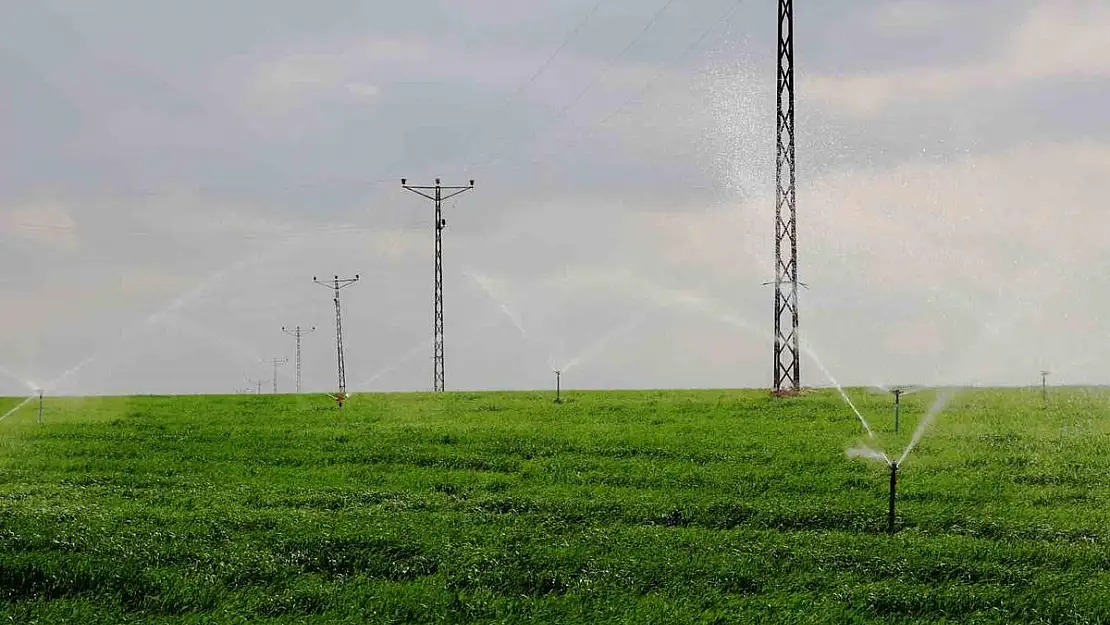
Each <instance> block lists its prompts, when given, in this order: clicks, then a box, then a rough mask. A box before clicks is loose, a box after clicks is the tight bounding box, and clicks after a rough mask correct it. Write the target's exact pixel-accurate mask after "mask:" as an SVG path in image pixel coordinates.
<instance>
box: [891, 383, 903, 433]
mask: <svg viewBox="0 0 1110 625" xmlns="http://www.w3.org/2000/svg"><path fill="white" fill-rule="evenodd" d="M891 392H892V393H894V433H895V434H897V433H898V417H899V412H900V407H901V403H902V402H901V399H902V393H903V392H905V390H904V389H900V388H896V389H894V390H892V391H891Z"/></svg>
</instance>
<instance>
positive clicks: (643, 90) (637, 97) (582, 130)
mask: <svg viewBox="0 0 1110 625" xmlns="http://www.w3.org/2000/svg"><path fill="white" fill-rule="evenodd" d="M744 2H745V0H736V2H734V3H733V4H732V5H731V6H730V7H729V9H728V10H726V11H725V12H724V13H723V14H721V16H720V17H718V18H717V19H715V20H714V21H713V22H712V24H711V25H710V26H709V28H706V29H705V30H704V31H703V32H702V33H701V35H699V36H698V38H697V39H695V40H694V42H693V43H691V44H690V45H689V46H687V47H686V48H685V49H684V50H683V51H682V52H681V53H680V54H679V55H678V56H677V57H675V58H674V59H672V61H671V62H672V63H674V62H675V61H684V60H686V58H687V57H689V56H690V55H691V54H693V52H694V51H695V50H697V49H698V48H699V47H700V46H701V44H702V43H703V42H704V41H705V40H706V39H707V38H708V37H709V35H711V34H712V33H713V32H715V31H716V30H717V28H718V27H720V26H723V25H725V24H726V23H727V22H728V20H729V19H730V18H731V17H732V14H733V13H735V12H736V10H737V9H739V8H740V5H742V4H744ZM666 74H667V70H666V69H665V68H664V69H660V70H659V71H657V72H656V73H655V75H654V76H653V77H652V78H651V79H650V80H648V82H646V83H644V84H643V85H642V86H641V87H640V89H638V90H637V91H636V92H635V93H634V94H633V95H632V96H631V97H630V98H628V99H627V100H625V101H624V102H623V103H622V104H621V105H620V106H618V107H617V108H615V109H613V110H612V111H610V112H609V113H607V114H606V115H605V116H603V117H602V118H601V119H599V120H598V121H596V122H594V123H593V124H592V125H582V126H579V127H578V130H579V132H578V133H577V134H576V135H575V136H574V137H573V138H572V139H571V140H570V141H568V142H566V143H563V144H561V145H560V146H558V147H557V148H555V149H554V150H550V151H548V152H545V153H544V154H542V155H540V156H537V157H535V158H533V159H532V160H531V161H528V163H527V164H529V165H535V164H536V163H539V162H540V161H542V160H543V159H545V158H550V157H552V156H555V155H556V154H559V153H560V152H562V151H564V150H567V149H570V148H572V147H574V146H575V145H578V143H579V142H580V141H581V140H582V139H584V138H585V137H587V136H588V134H587V133H586V130H588V129H589V128H591V127H599V126H604V125H605V124H607V123H609V121H610V120H612V119H613V118H615V117H616V116H617V115H619V114H621V113H623V112H625V111H628V110H629V109H631V108H632V106H633V105H635V104H637V103H640V102H642V100H643V97H644V96H645V95H647V93H648V92H650V91H651V90H652V88H654V87H655V86H656V85H657V84H658V83H659V81H660V80H661V79H662V78H663V76H665V75H666ZM524 164H525V162H524V161H522V160H521V161H517V166H518V167H521V166H523V165H524Z"/></svg>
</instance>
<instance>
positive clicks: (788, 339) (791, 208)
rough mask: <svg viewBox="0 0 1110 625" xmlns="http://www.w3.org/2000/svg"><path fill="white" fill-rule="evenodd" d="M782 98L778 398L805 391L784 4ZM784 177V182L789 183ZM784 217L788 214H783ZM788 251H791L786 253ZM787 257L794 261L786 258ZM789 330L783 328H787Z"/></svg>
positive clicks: (790, 23)
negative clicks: (800, 345)
mask: <svg viewBox="0 0 1110 625" xmlns="http://www.w3.org/2000/svg"><path fill="white" fill-rule="evenodd" d="M777 76H778V98H777V104H776V109H775V110H776V113H775V118H776V120H775V133H776V145H777V151H776V157H775V334H774V340H775V359H774V360H775V362H774V375H773V378H774V388H773V391H774V392H775V393H776V394H782V393H797V392H798V391H800V390H801V384H802V373H801V350H800V349H799V345H798V342H799V339H798V221H797V178H796V167H795V162H796V161H795V142H794V3H793V0H779V12H778V72H777ZM784 177H785V180H784ZM784 213H785V214H784ZM785 246H788V249H787V250H784V249H783V247H785ZM784 252H787V253H789V256H787V257H785V258H784ZM784 321H785V322H786V323H787V324H788V326H787V327H786V328H784V327H783V325H784V324H783V322H784Z"/></svg>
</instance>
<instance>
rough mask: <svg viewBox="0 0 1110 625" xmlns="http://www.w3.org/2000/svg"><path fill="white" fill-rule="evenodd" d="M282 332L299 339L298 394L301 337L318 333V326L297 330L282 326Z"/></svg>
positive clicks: (298, 388)
mask: <svg viewBox="0 0 1110 625" xmlns="http://www.w3.org/2000/svg"><path fill="white" fill-rule="evenodd" d="M281 331H282V332H284V333H286V334H288V335H290V336H292V337H295V338H296V339H297V356H296V362H297V393H300V392H301V337H302V336H305V335H308V334H312V333H313V332H315V331H316V326H312V327H310V328H302V327H301V326H297V327H295V328H287V327H285V326H281Z"/></svg>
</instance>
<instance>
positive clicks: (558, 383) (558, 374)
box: [555, 369, 563, 404]
mask: <svg viewBox="0 0 1110 625" xmlns="http://www.w3.org/2000/svg"><path fill="white" fill-rule="evenodd" d="M562 391H563V372H562V371H559V370H558V369H555V403H556V404H561V403H563V398H562Z"/></svg>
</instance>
